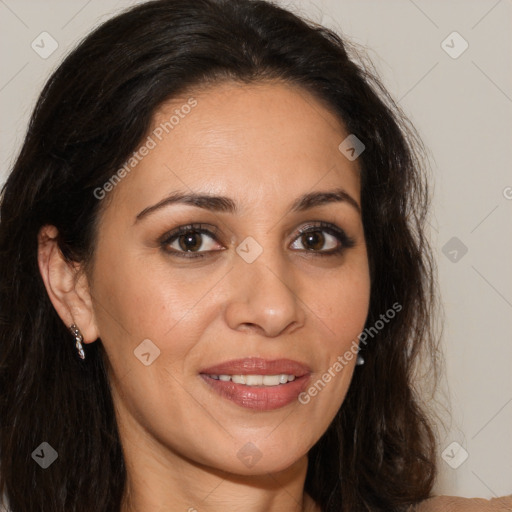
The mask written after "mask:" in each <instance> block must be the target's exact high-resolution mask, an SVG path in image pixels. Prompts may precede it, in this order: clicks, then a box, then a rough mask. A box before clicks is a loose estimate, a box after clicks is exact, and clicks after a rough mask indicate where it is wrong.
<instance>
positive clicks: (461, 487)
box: [0, 0, 512, 498]
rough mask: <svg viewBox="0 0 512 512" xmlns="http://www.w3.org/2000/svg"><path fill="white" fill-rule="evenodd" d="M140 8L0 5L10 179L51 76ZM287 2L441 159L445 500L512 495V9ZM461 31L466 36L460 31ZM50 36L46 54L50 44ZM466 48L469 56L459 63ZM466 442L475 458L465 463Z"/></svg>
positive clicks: (28, 2)
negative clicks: (341, 48) (343, 41)
mask: <svg viewBox="0 0 512 512" xmlns="http://www.w3.org/2000/svg"><path fill="white" fill-rule="evenodd" d="M191 1H193V0H191ZM136 3H140V2H130V1H127V0H120V1H115V0H102V1H101V2H99V1H96V0H89V1H87V0H45V1H41V0H4V1H2V2H0V28H1V30H0V42H1V45H0V52H1V56H2V73H1V77H0V114H1V120H2V123H1V131H0V142H1V143H0V162H1V166H0V183H3V181H4V180H5V178H6V176H7V174H8V172H9V168H10V166H11V165H12V163H13V161H14V159H15V156H16V153H17V152H18V151H19V148H20V145H21V143H22V140H23V137H24V133H25V131H26V128H27V123H28V119H29V115H30V113H31V110H32V108H33V106H34V104H35V100H36V97H37V95H38V94H39V92H40V90H41V88H42V86H43V84H44V82H45V80H46V79H47V77H48V76H49V73H50V72H51V71H52V70H53V69H55V67H56V66H57V65H58V64H59V63H60V62H61V60H62V59H63V57H64V56H65V55H66V54H67V53H68V52H69V50H70V49H71V48H72V47H73V46H74V45H75V44H76V42H77V41H78V40H79V39H81V38H82V37H83V36H84V35H85V34H87V33H88V32H89V31H90V30H91V28H93V27H95V26H97V25H98V24H99V23H100V22H102V21H105V20H106V19H108V18H109V17H110V16H111V15H113V14H114V13H116V12H118V11H119V10H121V9H123V8H125V7H128V6H130V5H134V4H136ZM280 3H283V4H284V5H287V6H289V7H290V8H292V9H294V10H296V11H299V12H303V13H305V14H306V15H307V16H309V17H310V18H311V19H313V20H315V21H317V22H320V23H323V24H326V25H327V26H329V27H331V28H335V29H337V30H338V31H340V32H341V33H342V34H343V35H345V36H346V37H348V38H350V39H351V40H352V41H354V42H356V43H359V44H362V45H364V46H367V47H369V49H370V50H369V55H370V57H371V58H372V60H373V62H374V63H375V65H376V67H377V69H378V71H379V73H380V76H381V78H382V80H383V82H384V84H385V85H386V86H387V88H388V89H389V90H390V92H391V93H392V95H393V96H394V98H395V99H396V100H398V102H399V105H400V106H401V107H402V108H403V109H404V111H405V112H406V113H407V115H408V116H409V117H410V118H411V119H412V121H413V123H414V124H415V126H416V128H417V129H418V130H419V132H420V134H421V136H422V138H423V140H424V142H425V144H426V145H427V147H428V148H429V150H430V152H431V155H432V158H431V165H432V186H433V187H435V188H434V197H433V205H432V218H431V221H430V222H431V226H432V243H433V245H434V249H435V252H436V257H437V263H438V267H439V280H440V285H441V294H442V303H443V305H444V309H445V327H444V333H443V346H444V351H445V354H446V381H447V385H448V389H449V393H450V396H451V404H452V417H453V419H452V421H451V423H449V424H448V429H447V431H446V432H444V433H442V434H441V439H440V448H439V457H440V459H439V460H440V469H441V472H440V477H439V481H438V483H437V486H436V491H437V492H438V493H442V494H453V495H460V496H467V497H472V496H481V497H487V498H490V497H493V496H498V495H504V494H510V493H512V236H511V234H512V229H511V228H512V171H511V163H512V58H511V53H512V52H511V49H512V44H511V43H512V2H510V0H500V1H496V0H459V1H454V0H452V1H443V0H433V1H432V0H431V1H429V2H427V1H426V0H423V1H420V0H414V1H413V0H387V1H383V0H315V1H313V0H311V1H306V0H304V1H298V0H296V1H288V2H284V1H283V2H280ZM454 31H456V32H458V33H459V34H460V36H461V37H462V38H461V37H459V36H457V35H451V34H452V33H453V32H454ZM42 32H48V33H49V34H50V35H51V36H52V37H53V38H54V39H55V40H56V41H57V43H58V48H57V50H56V51H55V52H54V53H53V54H52V55H50V56H49V57H48V58H42V57H40V56H39V55H38V54H37V53H36V52H35V51H34V50H33V49H32V47H31V44H32V42H33V41H35V43H34V44H38V45H39V48H40V51H42V50H43V48H42V46H43V43H41V37H39V35H40V34H41V33H42ZM42 37H47V36H42ZM45 41H46V42H45V48H46V50H48V48H50V46H49V45H50V40H49V39H45ZM443 41H445V43H444V44H443V45H442V43H443ZM464 41H466V42H467V44H468V48H467V49H466V50H465V51H464V52H463V53H462V54H461V55H460V56H457V54H458V53H459V52H460V51H461V49H463V48H464V46H465V44H466V43H464ZM445 50H446V51H445ZM447 52H448V53H447ZM449 53H451V54H452V56H450V55H449ZM454 56H456V58H454ZM454 237H455V238H454ZM447 244H448V245H447ZM464 247H465V248H466V249H464ZM465 250H467V252H466V253H465V254H463V252H464V251H465ZM27 428H28V426H27ZM455 442H456V443H458V445H453V444H452V443H455ZM458 446H461V447H462V448H463V449H464V450H465V451H466V452H467V459H466V460H465V461H464V462H462V463H460V462H461V461H462V459H463V457H462V455H464V452H462V451H461V450H460V448H458ZM443 453H444V456H443V455H442V454H443ZM459 464H460V465H459Z"/></svg>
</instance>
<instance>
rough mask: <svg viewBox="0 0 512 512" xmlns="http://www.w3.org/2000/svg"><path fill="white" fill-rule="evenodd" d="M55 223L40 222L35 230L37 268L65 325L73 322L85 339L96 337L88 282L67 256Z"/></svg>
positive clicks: (89, 339) (96, 329) (96, 332)
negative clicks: (38, 228) (41, 225)
mask: <svg viewBox="0 0 512 512" xmlns="http://www.w3.org/2000/svg"><path fill="white" fill-rule="evenodd" d="M57 237H58V230H57V228H56V227H55V226H43V227H42V228H41V229H40V231H39V234H38V264H39V272H40V273H41V277H42V279H43V282H44V285H45V287H46V292H47V293H48V297H49V298H50V301H51V302H52V304H53V307H54V308H55V311H57V314H58V315H59V316H60V318H61V319H62V321H63V322H64V324H65V325H66V326H67V327H70V326H71V325H72V324H76V325H77V326H78V327H79V329H80V331H81V333H82V336H83V342H84V343H91V342H93V341H95V340H97V339H98V337H99V332H98V328H97V325H96V320H95V317H94V309H93V305H92V299H91V295H90V293H89V285H88V282H87V277H86V275H85V273H83V272H80V266H79V265H78V264H77V263H74V262H70V261H68V260H66V258H65V257H64V255H63V254H62V252H61V250H60V248H59V245H58V241H57Z"/></svg>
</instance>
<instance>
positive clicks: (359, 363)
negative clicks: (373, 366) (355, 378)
mask: <svg viewBox="0 0 512 512" xmlns="http://www.w3.org/2000/svg"><path fill="white" fill-rule="evenodd" d="M363 364H364V357H363V356H362V355H361V354H360V353H359V351H358V353H357V359H356V365H357V366H362V365H363Z"/></svg>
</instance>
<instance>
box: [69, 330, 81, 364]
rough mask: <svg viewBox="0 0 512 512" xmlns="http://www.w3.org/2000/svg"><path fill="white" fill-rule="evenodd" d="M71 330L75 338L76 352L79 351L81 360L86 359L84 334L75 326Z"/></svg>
mask: <svg viewBox="0 0 512 512" xmlns="http://www.w3.org/2000/svg"><path fill="white" fill-rule="evenodd" d="M69 329H70V330H71V332H72V334H73V336H74V337H75V346H76V350H77V351H78V355H79V356H80V359H85V352H84V347H83V346H82V341H84V338H83V336H82V333H81V332H80V329H79V328H78V327H77V326H76V325H75V324H73V325H71V326H70V327H69Z"/></svg>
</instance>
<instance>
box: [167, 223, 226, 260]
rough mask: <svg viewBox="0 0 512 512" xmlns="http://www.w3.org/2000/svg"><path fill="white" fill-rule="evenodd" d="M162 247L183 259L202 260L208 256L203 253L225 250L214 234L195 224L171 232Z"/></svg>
mask: <svg viewBox="0 0 512 512" xmlns="http://www.w3.org/2000/svg"><path fill="white" fill-rule="evenodd" d="M161 245H162V248H163V249H164V250H165V251H166V252H167V253H169V254H172V255H173V256H178V257H182V258H202V257H204V256H206V254H202V253H208V252H213V251H219V250H223V249H225V248H224V247H223V246H222V245H220V244H219V243H218V242H217V241H216V238H215V234H214V233H212V232H211V231H210V230H209V229H206V228H204V227H203V226H202V225H194V224H190V225H187V226H180V227H179V228H177V229H175V230H173V231H171V232H170V233H168V234H167V235H166V236H165V238H164V239H163V240H162V242H161ZM193 253H198V254H193Z"/></svg>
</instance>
